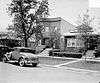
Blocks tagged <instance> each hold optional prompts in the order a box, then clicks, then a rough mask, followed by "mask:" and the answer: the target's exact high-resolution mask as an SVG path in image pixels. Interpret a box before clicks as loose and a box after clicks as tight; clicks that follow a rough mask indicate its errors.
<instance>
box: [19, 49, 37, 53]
mask: <svg viewBox="0 0 100 83" xmlns="http://www.w3.org/2000/svg"><path fill="white" fill-rule="evenodd" d="M20 52H26V53H33V54H35V50H31V49H20Z"/></svg>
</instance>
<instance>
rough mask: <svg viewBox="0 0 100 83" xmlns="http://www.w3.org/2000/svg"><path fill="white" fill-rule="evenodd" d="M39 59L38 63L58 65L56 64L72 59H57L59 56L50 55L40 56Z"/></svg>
mask: <svg viewBox="0 0 100 83" xmlns="http://www.w3.org/2000/svg"><path fill="white" fill-rule="evenodd" d="M39 60H40V64H46V65H58V64H62V63H67V62H70V61H73V59H59V58H50V57H40V58H39Z"/></svg>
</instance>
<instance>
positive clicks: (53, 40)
mask: <svg viewBox="0 0 100 83" xmlns="http://www.w3.org/2000/svg"><path fill="white" fill-rule="evenodd" d="M49 34H50V45H51V47H54V46H55V48H59V43H60V42H59V41H60V36H61V35H60V33H59V30H58V28H57V27H52V28H50V30H49Z"/></svg>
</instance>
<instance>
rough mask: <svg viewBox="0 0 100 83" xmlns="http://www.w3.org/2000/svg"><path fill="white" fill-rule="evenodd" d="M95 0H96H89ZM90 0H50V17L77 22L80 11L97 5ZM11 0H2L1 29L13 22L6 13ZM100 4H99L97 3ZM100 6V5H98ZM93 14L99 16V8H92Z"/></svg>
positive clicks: (0, 7) (0, 3) (0, 2)
mask: <svg viewBox="0 0 100 83" xmlns="http://www.w3.org/2000/svg"><path fill="white" fill-rule="evenodd" d="M89 1H92V2H93V1H94V0H89ZM89 1H88V0H49V4H50V6H49V8H50V17H62V18H63V19H65V20H66V21H68V22H70V23H72V24H75V23H76V21H77V17H78V15H79V14H80V13H82V12H84V11H86V9H88V8H89V7H92V5H93V7H95V5H94V4H93V3H90V4H92V5H89ZM97 1H99V0H97ZM9 2H10V0H0V31H2V30H3V31H4V30H5V28H6V27H7V26H8V24H9V23H10V22H11V21H10V18H9V16H8V15H7V13H6V8H7V4H8V3H9ZM97 5H98V4H97ZM98 6H99V5H98ZM91 12H92V14H93V15H98V16H99V12H100V10H99V8H92V9H91Z"/></svg>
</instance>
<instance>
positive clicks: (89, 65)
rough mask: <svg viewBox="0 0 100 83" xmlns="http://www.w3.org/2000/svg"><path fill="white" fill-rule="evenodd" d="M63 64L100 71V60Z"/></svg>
mask: <svg viewBox="0 0 100 83" xmlns="http://www.w3.org/2000/svg"><path fill="white" fill-rule="evenodd" d="M63 66H64V67H71V68H79V69H87V70H95V71H100V62H92V61H90V62H89V61H88V62H86V61H79V62H75V63H70V64H67V65H63Z"/></svg>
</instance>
